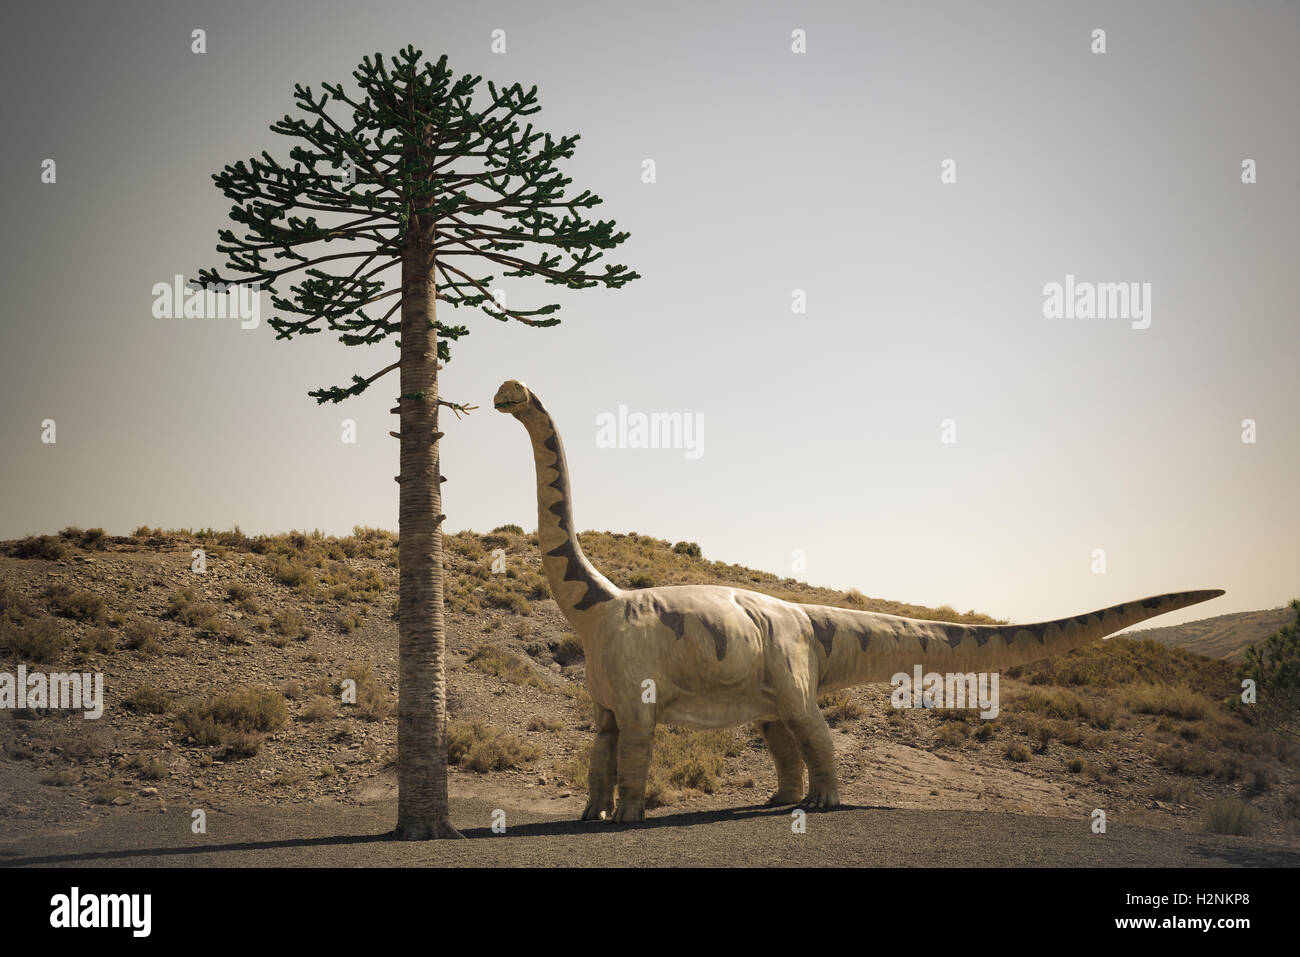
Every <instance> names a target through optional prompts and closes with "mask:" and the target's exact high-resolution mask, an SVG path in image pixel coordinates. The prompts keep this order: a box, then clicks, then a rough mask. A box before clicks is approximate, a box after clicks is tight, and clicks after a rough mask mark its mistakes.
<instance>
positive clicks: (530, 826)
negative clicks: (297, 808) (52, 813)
mask: <svg viewBox="0 0 1300 957" xmlns="http://www.w3.org/2000/svg"><path fill="white" fill-rule="evenodd" d="M795 807H796V805H784V806H780V807H768V806H767V805H761V804H760V805H753V806H750V807H741V808H728V809H724V810H719V811H682V812H679V813H677V814H665V815H660V816H656V817H652V818H648V819H646V820H644V821H637V822H635V823H629V824H616V823H614V822H612V821H576V820H562V821H535V822H532V823H527V824H512V825H511V826H510V827H509V828H508V830H507V831H506V832H505V833H504V834H496V833H493V831H492V828H491V827H472V828H463V829H462V830H461V833H462V834H463V835H465V837H467V838H490V839H492V840H502V839H509V838H512V837H513V838H521V837H566V836H579V835H589V836H602V835H611V834H623V833H627V832H629V831H643V830H655V829H658V828H668V827H691V826H694V825H697V824H708V823H711V822H715V821H738V820H745V819H748V818H754V817H788V816H789V815H790V814H791V812H793V811H794V810H795ZM849 810H876V811H887V810H892V809H891V808H886V807H876V806H871V805H851V804H843V805H841V806H840V807H838V808H835V809H834V810H830V811H826V810H821V811H809V812H808V813H809V814H834V813H835V812H836V811H849ZM392 840H393V837H392V833H391V832H383V833H380V834H336V835H329V836H325V837H298V838H285V839H283V840H278V841H232V842H229V843H226V844H197V845H193V846H189V847H177V846H170V847H131V848H121V849H118V850H108V851H79V852H70V853H66V854H41V855H30V856H27V857H18V856H13V857H11V856H9V853H12V852H9V853H6V852H3V851H0V866H3V867H36V866H41V865H49V864H77V863H85V864H90V863H93V862H96V861H123V860H130V859H132V858H149V857H194V856H198V855H202V854H223V853H226V854H229V853H240V852H246V851H276V850H290V849H294V848H307V847H346V846H348V845H363V844H384V843H388V842H391V841H392Z"/></svg>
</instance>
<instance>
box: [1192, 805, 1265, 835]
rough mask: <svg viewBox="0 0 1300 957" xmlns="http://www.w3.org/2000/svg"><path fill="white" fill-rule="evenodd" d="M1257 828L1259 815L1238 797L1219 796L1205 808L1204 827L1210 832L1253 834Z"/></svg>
mask: <svg viewBox="0 0 1300 957" xmlns="http://www.w3.org/2000/svg"><path fill="white" fill-rule="evenodd" d="M1258 828H1259V815H1258V814H1256V813H1255V809H1254V808H1252V807H1251V806H1250V805H1249V804H1247V803H1246V802H1245V801H1242V800H1240V799H1239V798H1221V799H1219V800H1217V801H1211V802H1210V804H1209V806H1208V807H1207V808H1206V809H1205V829H1206V830H1207V831H1209V832H1210V833H1211V834H1233V835H1246V836H1249V835H1251V834H1254V833H1255V831H1256V830H1258Z"/></svg>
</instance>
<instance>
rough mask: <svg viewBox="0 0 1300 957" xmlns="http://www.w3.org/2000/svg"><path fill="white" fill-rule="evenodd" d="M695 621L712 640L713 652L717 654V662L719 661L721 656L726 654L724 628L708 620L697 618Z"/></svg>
mask: <svg viewBox="0 0 1300 957" xmlns="http://www.w3.org/2000/svg"><path fill="white" fill-rule="evenodd" d="M696 621H698V622H699V623H700V624H701V625H703V626H704V630H705V631H707V632H708V633H709V635H710V637H712V638H713V650H714V651H716V652H717V654H718V660H719V661H721V660H722V656H723V655H725V654H726V653H727V630H726V628H724V627H723V626H722V625H721V624H720V623H718V622H715V621H713V620H711V619H709V618H697V619H696Z"/></svg>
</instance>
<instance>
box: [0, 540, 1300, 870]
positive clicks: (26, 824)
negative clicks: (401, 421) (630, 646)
mask: <svg viewBox="0 0 1300 957" xmlns="http://www.w3.org/2000/svg"><path fill="white" fill-rule="evenodd" d="M581 539H582V544H583V548H584V549H585V550H586V551H587V554H588V555H589V557H591V559H592V560H593V562H595V563H596V565H597V566H598V567H599V568H601V569H602V571H604V572H605V574H606V575H608V576H609V577H610V579H611V580H613V581H614V582H615V583H616V584H618V585H619V586H620V587H624V588H636V587H646V586H648V585H659V584H673V583H682V582H710V583H718V584H732V585H737V586H741V587H747V588H751V589H754V590H756V591H762V592H767V593H769V594H775V595H778V596H780V597H783V598H791V599H794V600H797V601H805V602H819V603H825V604H836V605H844V606H846V607H856V608H865V609H872V610H881V611H886V612H890V613H894V614H904V615H910V616H914V617H921V618H939V619H946V620H958V621H970V622H980V621H989V620H990V619H989V618H987V617H986V616H983V615H980V614H979V613H977V612H973V611H969V612H965V613H958V612H956V611H955V610H953V609H951V608H924V607H920V606H913V605H905V604H900V603H896V602H891V601H889V600H886V599H875V598H869V597H867V596H865V595H863V594H862V593H860V592H857V591H853V590H850V591H847V592H841V591H834V590H831V589H824V588H817V587H815V586H811V585H807V584H804V583H801V582H797V581H794V580H792V579H788V578H781V577H779V576H776V575H771V574H768V573H765V572H761V571H755V570H753V569H748V568H744V567H743V566H737V565H730V564H726V563H723V562H716V561H710V560H708V559H706V558H704V557H703V556H702V555H700V553H699V548H698V546H695V545H694V544H693V543H690V542H678V543H675V544H674V543H669V542H666V541H661V540H657V539H653V538H650V537H647V536H642V535H636V534H621V533H612V532H600V533H594V532H588V533H583V534H582V536H581ZM196 549H202V550H203V558H204V560H205V562H206V568H205V569H204V570H203V572H202V573H201V574H199V573H196V572H195V571H194V570H193V567H192V563H193V562H194V560H195V559H194V553H195V550H196ZM502 563H504V566H502ZM494 564H495V565H496V567H497V568H498V569H499V570H500V571H499V573H494V571H493V566H494ZM446 567H447V572H448V587H447V597H446V600H447V611H448V669H449V688H450V691H449V710H450V725H449V751H450V759H451V761H452V772H451V774H452V776H451V791H452V797H453V801H455V800H464V801H466V802H469V803H470V804H472V803H473V802H480V803H482V802H486V805H487V806H489V807H502V808H514V809H517V810H519V811H521V812H526V813H536V814H541V815H559V816H562V817H566V818H576V817H577V815H578V813H579V812H580V811H581V808H582V806H583V803H584V801H585V794H584V789H585V785H586V760H587V752H588V749H589V747H590V745H591V739H592V727H591V710H590V699H589V698H588V696H587V693H586V690H585V685H584V680H583V679H584V662H583V649H582V645H581V642H579V641H577V640H576V638H575V637H574V636H573V635H572V634H571V633H570V632H569V630H568V623H567V622H566V621H565V620H564V619H563V617H562V616H561V615H560V613H559V609H558V608H557V607H556V605H555V602H554V601H553V600H551V599H550V597H549V589H548V587H547V585H546V582H545V579H544V578H543V576H542V574H541V570H540V558H539V555H538V550H537V544H536V539H535V537H534V536H530V535H528V534H526V533H525V532H524V531H523V530H521V529H519V528H518V527H516V526H503V527H501V528H498V529H495V530H494V531H493V532H491V533H489V534H478V533H474V532H462V533H459V534H457V535H450V536H448V537H447V539H446ZM396 589H397V549H396V538H395V536H394V535H392V534H391V533H389V532H386V531H383V530H379V529H368V528H358V529H356V530H355V531H354V534H353V535H350V536H345V537H340V538H333V537H327V536H323V535H320V534H316V533H310V534H309V533H305V532H295V533H291V534H287V535H274V536H255V537H250V536H246V535H244V534H243V533H242V532H240V531H239V530H238V529H233V530H230V531H225V532H217V531H212V530H210V529H207V530H201V531H197V532H195V531H190V530H170V531H164V530H159V529H150V528H141V529H138V530H137V532H136V533H135V534H134V535H132V536H123V537H113V536H108V535H105V534H104V533H103V532H102V531H100V530H97V529H91V530H88V531H82V530H79V529H65V530H64V531H63V532H61V533H59V534H58V535H45V536H36V537H33V538H27V539H23V540H20V541H14V542H6V543H0V672H9V673H14V672H15V671H16V668H17V667H18V666H19V665H20V664H25V665H26V666H27V667H28V668H38V667H39V668H43V669H45V670H48V671H69V670H76V671H85V672H100V673H102V674H103V675H104V698H105V701H104V705H105V707H104V715H103V717H102V718H101V719H99V720H84V719H83V718H82V717H81V715H79V714H77V713H75V712H74V713H68V712H59V711H50V710H47V709H40V708H28V709H22V710H14V709H11V708H5V709H0V746H2V748H3V750H2V753H0V780H3V781H4V783H5V787H6V792H7V795H8V799H7V800H6V801H5V802H2V803H0V830H3V831H5V832H10V833H16V832H25V833H29V834H30V833H38V834H39V833H44V832H45V831H46V830H49V831H50V832H51V833H53V832H54V831H55V830H59V829H62V828H66V827H67V826H69V825H70V824H74V823H76V822H79V821H80V822H93V820H94V819H95V818H103V817H108V816H112V815H115V814H125V813H138V812H140V811H141V810H152V811H163V810H171V809H176V808H200V807H202V808H208V809H210V810H211V811H212V812H218V811H225V812H228V813H230V814H236V813H239V809H241V808H250V807H273V806H274V807H293V806H301V807H302V809H303V810H304V811H307V810H309V809H310V807H312V806H318V807H320V806H324V805H330V806H331V807H348V806H353V807H356V806H362V805H366V806H370V805H374V804H375V803H377V802H383V801H388V800H391V797H392V794H393V793H394V788H395V775H394V772H393V760H394V756H395V745H396V722H395V716H394V705H395V693H396V687H397V624H396V621H394V619H393V612H394V606H395V598H396ZM348 679H351V680H352V681H354V682H355V683H356V692H357V694H356V702H355V703H344V702H343V701H342V700H341V695H340V692H341V689H342V686H343V683H344V681H346V680H348ZM1233 690H1234V682H1233V680H1232V667H1231V665H1229V664H1228V663H1227V662H1225V661H1215V660H1209V659H1207V658H1204V657H1202V656H1200V655H1196V654H1192V653H1190V652H1187V651H1185V650H1180V649H1174V648H1170V647H1168V646H1166V645H1163V644H1161V643H1159V642H1156V641H1149V640H1135V639H1129V638H1116V639H1112V640H1109V641H1106V642H1101V643H1098V644H1096V645H1094V646H1092V647H1089V648H1086V649H1082V650H1080V651H1077V652H1074V653H1072V654H1070V655H1066V656H1063V657H1061V658H1058V659H1054V660H1052V661H1049V662H1043V663H1039V664H1035V665H1029V666H1024V667H1021V668H1016V669H1011V670H1009V671H1007V672H1006V673H1005V674H1004V675H1003V676H1002V684H1001V714H1000V715H999V716H998V717H997V718H996V719H993V720H982V719H980V718H979V717H978V716H977V715H976V714H974V713H973V712H968V711H938V710H911V711H900V710H896V709H894V708H892V707H891V706H890V704H889V691H890V688H889V686H888V685H870V686H864V687H859V688H854V689H851V690H849V691H844V692H837V693H836V694H834V695H828V696H825V697H824V698H823V699H822V701H821V704H822V707H823V711H824V713H825V714H826V716H827V720H828V722H829V723H831V724H832V726H833V728H834V741H835V747H836V752H837V759H838V763H839V768H840V774H841V788H840V790H841V795H842V797H843V799H844V800H845V801H846V802H848V803H852V804H857V805H862V806H872V807H880V806H884V807H894V808H912V809H920V810H958V811H990V812H992V811H1005V812H1014V813H1031V814H1036V815H1048V816H1056V817H1063V818H1071V819H1074V820H1077V821H1079V822H1080V823H1081V824H1083V823H1085V822H1086V820H1087V818H1088V816H1089V815H1090V814H1091V813H1092V812H1093V810H1094V809H1098V808H1102V809H1105V810H1106V813H1107V815H1108V816H1109V817H1110V818H1111V819H1112V820H1115V821H1123V822H1127V823H1132V824H1140V825H1151V826H1157V827H1165V828H1178V829H1182V830H1187V831H1200V830H1204V829H1207V828H1209V829H1213V830H1216V831H1218V832H1220V833H1223V832H1225V831H1226V832H1228V833H1235V834H1243V833H1254V834H1255V835H1256V836H1258V837H1260V838H1263V839H1265V840H1269V841H1274V842H1281V843H1289V844H1293V845H1300V775H1298V774H1297V771H1296V757H1297V753H1296V750H1295V748H1294V747H1293V746H1292V745H1289V744H1288V743H1286V742H1285V741H1282V740H1280V739H1278V738H1276V737H1275V736H1273V735H1269V734H1266V733H1263V732H1260V731H1259V730H1257V729H1255V728H1253V727H1251V726H1250V725H1248V724H1246V723H1245V722H1244V721H1243V720H1242V719H1241V718H1240V717H1239V716H1237V715H1235V714H1232V713H1231V712H1229V711H1228V710H1227V709H1225V708H1224V707H1223V706H1222V701H1223V699H1224V698H1225V697H1226V696H1227V695H1229V694H1231V693H1232V692H1233ZM774 784H775V773H774V770H773V767H772V763H771V760H770V758H769V757H768V755H767V754H766V751H765V750H764V748H763V747H762V744H761V741H760V739H759V738H758V736H757V734H756V733H755V732H754V731H753V730H752V729H751V728H748V727H743V728H734V729H724V730H720V731H701V732H693V731H682V730H677V729H672V728H661V729H660V730H659V733H658V734H657V735H656V743H655V749H654V758H653V762H652V769H651V777H650V787H649V789H648V797H649V800H650V803H651V805H652V806H653V807H657V808H660V809H667V810H657V811H654V812H652V814H662V813H678V812H690V811H696V810H718V809H722V808H734V807H741V806H746V805H754V804H761V803H762V802H763V801H764V800H765V799H766V798H767V796H768V794H770V793H771V791H772V790H773V789H774ZM467 806H468V805H467ZM475 806H476V805H475ZM488 823H490V822H486V821H485V822H484V825H485V826H486V824H488Z"/></svg>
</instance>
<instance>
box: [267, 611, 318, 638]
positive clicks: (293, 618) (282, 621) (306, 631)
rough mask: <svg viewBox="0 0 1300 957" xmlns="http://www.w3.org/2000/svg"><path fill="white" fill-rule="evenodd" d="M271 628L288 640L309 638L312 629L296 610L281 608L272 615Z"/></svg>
mask: <svg viewBox="0 0 1300 957" xmlns="http://www.w3.org/2000/svg"><path fill="white" fill-rule="evenodd" d="M271 627H272V628H273V629H275V631H276V632H277V633H278V634H281V635H284V636H285V637H286V638H308V637H310V635H311V629H310V628H308V627H307V622H306V621H305V620H304V619H303V617H302V615H301V614H300V613H299V612H298V610H297V609H295V608H281V609H280V610H279V611H276V612H275V613H274V614H272V615H271Z"/></svg>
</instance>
